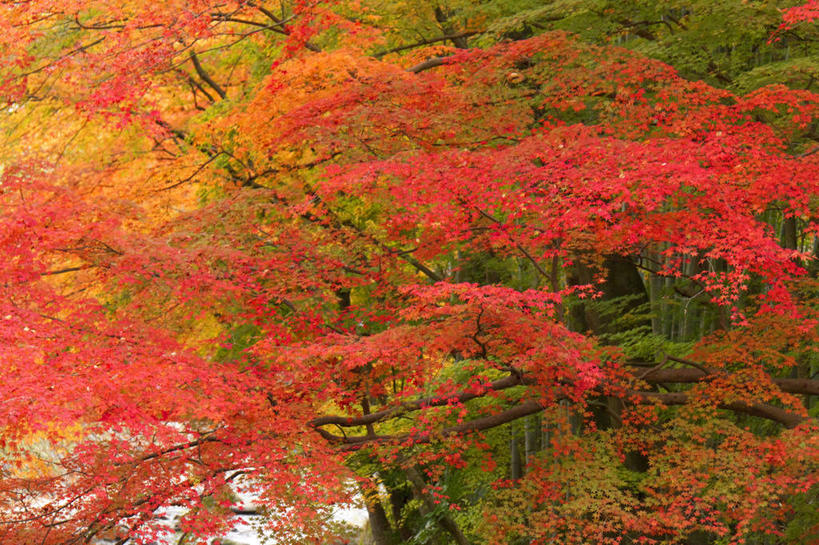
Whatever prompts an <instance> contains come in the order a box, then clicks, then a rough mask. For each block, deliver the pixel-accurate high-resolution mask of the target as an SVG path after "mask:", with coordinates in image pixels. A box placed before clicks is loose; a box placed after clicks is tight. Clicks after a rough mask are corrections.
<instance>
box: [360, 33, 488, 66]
mask: <svg viewBox="0 0 819 545" xmlns="http://www.w3.org/2000/svg"><path fill="white" fill-rule="evenodd" d="M482 32H483V31H477V30H475V31H470V32H460V33H458V34H445V35H444V36H438V37H437V38H430V39H428V40H420V41H418V42H414V43H411V44H407V45H402V46H398V47H393V48H392V49H387V50H384V51H379V52H378V53H376V54H374V55H373V57H375V58H376V59H380V58H381V57H383V56H384V55H389V54H390V53H398V52H399V51H406V50H407V49H413V48H416V47H421V46H424V45H430V44H434V43H438V42H445V41H447V40H454V39H458V38H467V37H469V36H474V35H475V34H481V33H482Z"/></svg>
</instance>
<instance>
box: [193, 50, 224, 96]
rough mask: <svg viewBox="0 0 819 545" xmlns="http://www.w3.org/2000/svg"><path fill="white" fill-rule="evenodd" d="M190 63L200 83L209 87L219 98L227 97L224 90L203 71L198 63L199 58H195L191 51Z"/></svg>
mask: <svg viewBox="0 0 819 545" xmlns="http://www.w3.org/2000/svg"><path fill="white" fill-rule="evenodd" d="M191 61H192V62H193V68H194V69H195V70H196V73H197V74H199V77H200V78H202V81H204V82H205V83H207V84H208V85H210V87H211V89H213V90H214V91H216V94H217V95H219V97H220V98H225V97H226V96H227V93H225V90H224V89H222V87H221V86H220V85H219V84H218V83H216V81H214V79H213V78H212V77H210V74H208V73H207V72H206V71H205V69H204V68H203V67H202V63H200V62H199V57H197V56H196V53H194V52H193V51H191Z"/></svg>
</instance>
